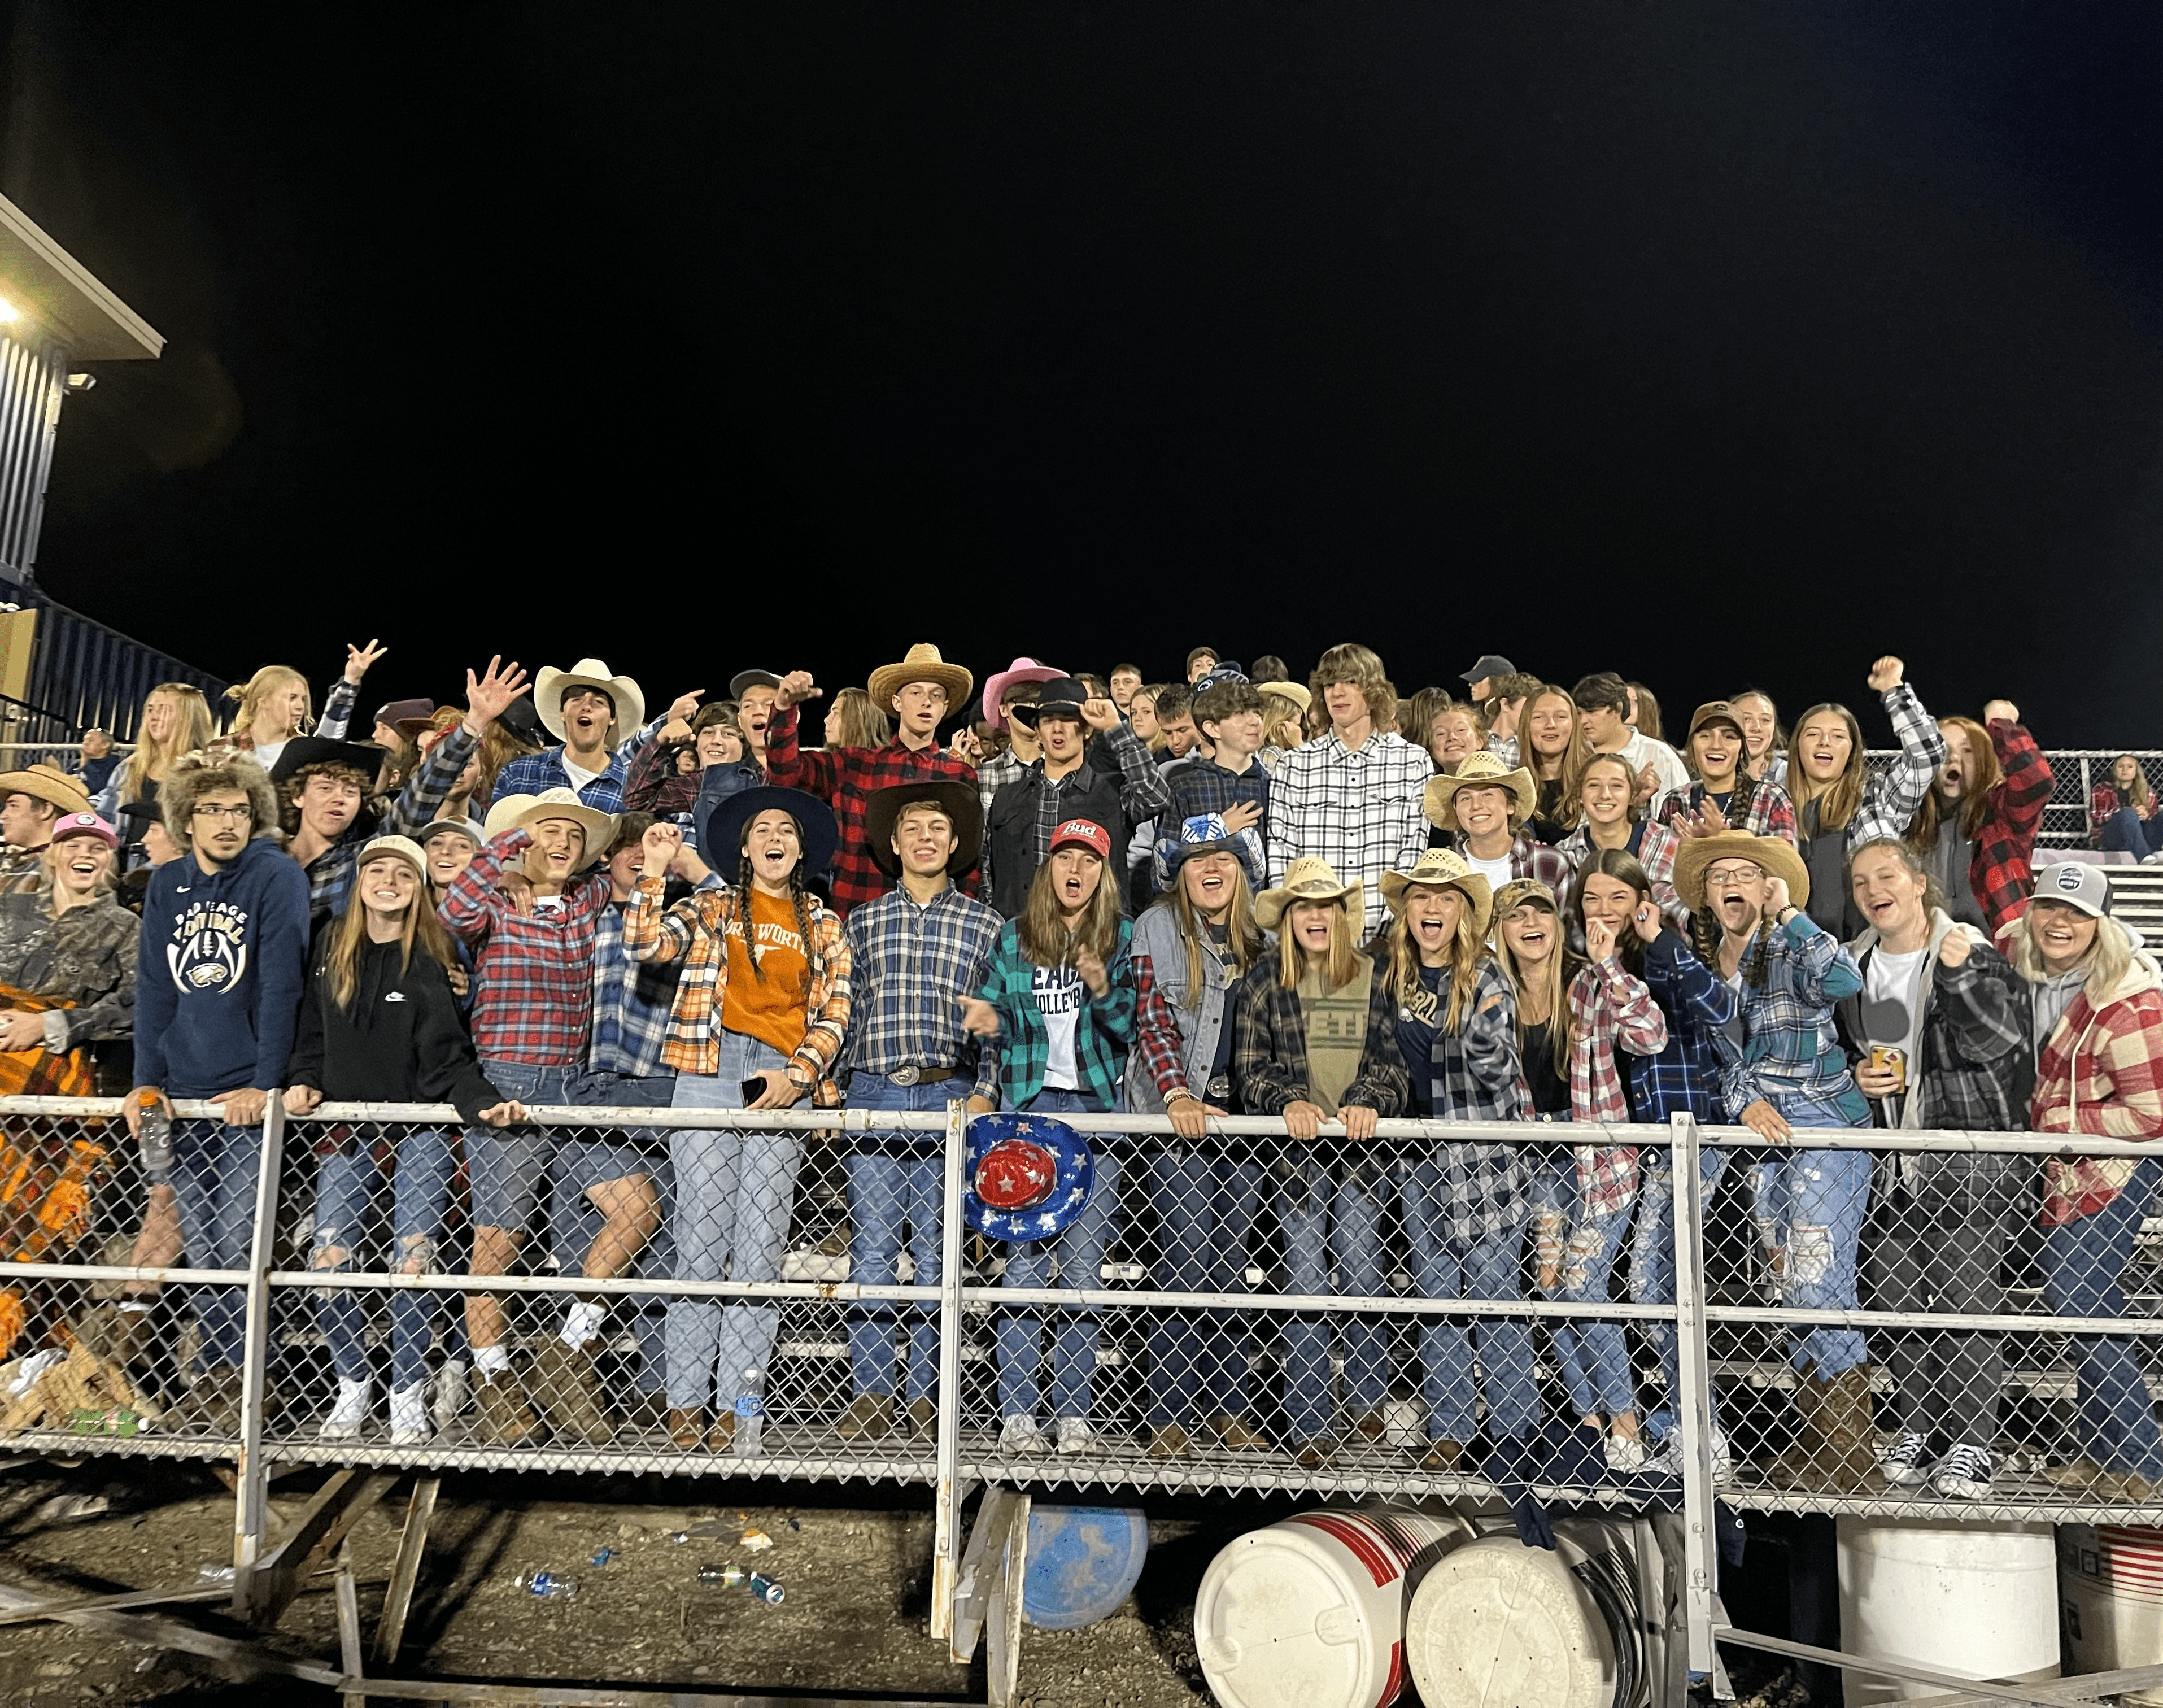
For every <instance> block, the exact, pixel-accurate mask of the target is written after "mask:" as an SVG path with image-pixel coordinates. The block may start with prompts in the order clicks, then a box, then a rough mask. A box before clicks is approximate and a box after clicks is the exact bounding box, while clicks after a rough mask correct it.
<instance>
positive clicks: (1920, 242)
mask: <svg viewBox="0 0 2163 1708" xmlns="http://www.w3.org/2000/svg"><path fill="white" fill-rule="evenodd" d="M674 11H675V13H676V14H677V15H678V17H679V18H681V19H682V20H683V21H682V22H681V23H680V24H678V25H675V26H673V27H672V26H669V25H667V24H663V23H659V22H657V21H655V19H656V17H657V16H658V15H662V14H663V12H664V8H615V9H611V8H553V7H547V6H525V5H521V6H515V7H514V6H460V5H443V6H424V7H411V8H402V9H401V8H380V9H374V10H371V11H369V12H368V13H366V14H365V15H364V14H362V13H348V12H345V11H343V10H339V11H338V12H337V13H335V14H333V12H332V10H331V9H330V8H301V10H299V11H294V10H291V9H282V8H281V9H279V10H275V11H265V12H264V13H259V14H251V13H249V10H248V9H247V8H242V7H233V6H216V7H212V6H196V7H188V6H170V7H157V8H151V7H143V6H139V5H117V4H109V3H106V0H65V3H59V0H40V3H23V4H17V5H15V6H13V7H12V8H9V13H10V17H11V20H12V34H11V38H10V42H9V46H10V58H11V63H10V67H9V81H8V90H9V106H8V113H7V122H6V128H5V141H4V152H0V190H4V191H5V192H6V193H7V194H8V196H12V197H13V198H14V199H15V200H16V201H18V202H20V203H21V204H22V205H23V206H24V207H25V208H26V209H27V210H28V211H29V212H30V213H31V214H32V215H33V217H35V218H37V219H39V221H41V222H42V223H45V225H46V227H47V228H49V229H50V231H51V232H52V233H54V234H55V236H56V237H57V238H59V239H60V241H61V242H63V243H64V244H66V245H67V246H68V247H70V248H71V249H72V250H73V251H74V252H75V253H76V254H77V255H78V256H80V257H81V259H84V260H85V261H86V263H87V264H88V265H91V266H92V268H93V269H94V270H96V271H97V273H99V275H101V276H102V277H103V278H104V279H105V280H106V281H107V283H108V284H110V285H111V286H113V287H114V288H115V289H116V290H118V291H119V292H120V293H121V295H122V296H124V297H125V298H126V299H127V300H128V301H129V302H130V303H131V304H133V305H134V306H135V307H136V308H137V309H138V310H139V311H140V312H142V313H144V315H145V316H146V317H148V318H149V320H150V321H151V322H152V323H153V324H154V325H155V326H157V327H159V328H160V330H161V331H163V332H164V333H166V334H167V335H168V336H169V338H170V339H171V341H172V342H171V343H170V347H169V349H168V353H167V354H166V356H165V359H164V360H163V361H162V362H160V363H159V364H154V365H152V364H132V365H123V364H108V365H107V366H106V367H105V368H104V369H102V372H101V375H100V385H99V386H98V389H97V390H96V391H95V392H94V393H92V395H91V396H89V397H87V398H86V399H83V400H81V401H75V402H71V403H70V404H69V406H68V409H67V413H66V417H65V420H64V422H63V424H62V428H61V434H60V451H59V453H58V458H57V461H56V464H55V473H54V477H53V483H52V492H51V504H50V515H49V517H48V521H47V525H46V529H45V540H44V544H43V548H42V550H41V553H40V558H39V574H40V578H41V579H42V580H43V581H44V582H45V584H46V586H47V587H48V588H50V589H51V590H52V591H53V592H54V593H55V595H57V596H58V597H60V598H61V599H63V600H67V601H69V602H71V603H72V604H74V605H77V606H78V607H79V608H81V609H82V610H86V611H88V612H89V613H91V614H92V615H93V616H99V617H101V618H103V619H104V620H106V621H110V622H113V623H114V624H116V625H117V626H120V627H123V628H125V629H128V630H129V631H132V632H134V633H136V634H138V635H140V636H142V637H144V638H147V639H150V640H154V641H156V642H160V643H162V644H164V645H165V646H166V647H168V648H169V649H170V650H171V651H173V652H177V653H179V654H180V655H181V656H182V657H185V658H188V659H190V660H191V662H194V663H199V664H201V665H202V666H203V667H205V668H211V669H215V670H217V671H220V672H221V673H226V674H228V675H230V674H237V673H244V672H245V671H246V670H248V669H249V668H252V667H253V666H254V665H255V664H256V663H261V662H264V661H265V660H267V659H271V658H275V659H278V660H280V661H281V662H290V663H295V664H296V665H299V666H301V668H304V669H306V671H307V672H308V673H310V674H311V675H312V676H313V677H315V678H317V680H318V681H319V682H321V681H323V680H326V679H327V678H328V677H329V676H330V675H331V674H333V673H334V672H335V669H336V668H337V665H338V662H339V660H340V659H341V658H342V657H343V642H344V641H345V640H346V639H348V638H364V637H366V636H367V635H369V634H370V633H380V634H381V635H383V636H385V637H387V638H388V639H390V641H391V642H392V644H393V646H394V647H395V651H394V652H393V654H392V657H391V658H390V660H388V661H387V662H386V663H385V665H384V666H382V667H381V669H380V675H379V678H377V685H378V686H380V688H381V689H383V690H384V692H385V695H386V697H387V696H388V695H389V694H398V693H410V692H432V693H434V694H437V695H438V696H442V695H444V694H448V693H451V692H452V691H453V688H454V684H455V681H456V679H457V678H455V677H454V675H453V668H454V667H457V666H462V665H463V664H464V663H467V662H469V661H472V660H474V659H476V658H482V657H484V656H485V654H486V653H487V652H490V650H492V649H495V648H499V647H500V648H502V649H503V650H505V651H506V652H511V653H512V654H514V655H516V656H517V657H519V658H522V659H524V660H525V661H526V662H527V663H529V664H532V663H542V662H552V663H569V662H570V661H571V659H572V658H574V657H575V656H577V655H578V654H579V653H582V652H589V651H598V652H600V653H601V654H602V655H603V656H605V658H608V659H609V661H610V663H611V664H613V665H615V667H617V668H622V669H627V670H629V671H630V672H631V673H633V674H636V675H637V676H639V677H640V678H642V680H643V681H644V683H645V684H646V686H647V690H648V693H649V695H653V696H660V695H665V694H669V693H673V692H674V691H675V690H677V689H679V688H682V687H685V686H689V685H693V684H703V685H705V686H707V687H709V688H712V689H719V688H720V685H721V684H722V683H723V682H724V681H725V678H726V677H727V675H728V674H729V673H731V671H732V670H733V669H735V668H740V667H741V666H742V665H744V664H746V663H771V664H772V665H774V666H776V667H778V668H787V667H788V666H790V665H793V664H797V663H804V664H809V665H811V666H813V667H814V668H817V669H818V670H819V672H820V678H821V679H822V681H824V682H825V683H827V684H841V683H843V682H846V681H850V680H856V681H861V680H862V678H863V673H864V672H865V670H866V669H867V668H868V667H869V666H870V665H871V664H872V663H876V662H879V661H881V660H882V659H884V658H891V657H896V656H898V648H899V647H901V646H902V645H903V644H905V643H906V642H908V641H909V640H912V639H917V638H925V637H929V638H934V639H936V640H938V641H940V642H941V643H942V644H943V645H945V647H946V648H947V650H948V652H949V653H950V655H959V656H961V657H962V658H964V660H965V661H966V662H967V663H971V664H972V666H974V667H975V668H977V670H978V673H979V674H980V675H981V674H982V672H983V671H984V670H985V669H986V668H988V667H992V666H996V665H998V664H1001V663H1004V661H1005V660H1006V659H1007V658H1009V657H1010V656H1012V655H1013V654H1014V653H1016V652H1042V653H1044V654H1045V655H1046V656H1048V657H1050V658H1053V659H1054V661H1055V662H1058V663H1065V664H1066V665H1067V666H1068V667H1069V668H1076V667H1078V666H1082V665H1093V666H1095V667H1096V668H1108V666H1109V665H1110V663H1112V661H1113V659H1114V658H1118V657H1120V656H1123V655H1128V654H1133V655H1136V656H1138V657H1139V659H1140V662H1141V663H1143V664H1144V668H1146V669H1147V670H1148V672H1149V673H1150V674H1151V675H1153V676H1154V675H1171V674H1175V673H1176V671H1177V667H1178V664H1179V661H1180V659H1181V658H1182V657H1183V656H1184V653H1185V652H1186V647H1188V646H1189V645H1190V644H1191V643H1192V642H1195V641H1196V640H1198V639H1204V638H1206V639H1208V640H1211V641H1212V642H1215V643H1217V644H1218V645H1219V646H1221V647H1223V648H1225V649H1226V650H1227V651H1228V652H1231V653H1233V654H1234V655H1236V656H1240V657H1244V658H1252V657H1253V656H1254V654H1255V653H1257V652H1262V651H1265V650H1275V651H1278V652H1283V653H1285V654H1286V656H1287V657H1288V658H1290V659H1291V662H1292V663H1293V665H1294V666H1295V668H1296V669H1298V670H1300V671H1301V672H1304V670H1305V669H1306V668H1307V667H1308V666H1309V665H1310V664H1311V663H1312V659H1313V657H1314V655H1315V653H1316V652H1317V651H1318V650H1319V648H1320V647H1322V646H1324V645H1326V644H1328V643H1329V642H1333V641H1336V640H1339V639H1346V638H1357V639H1364V640H1366V641H1368V642H1370V643H1371V644H1373V645H1375V647H1377V648H1378V649H1379V650H1380V651H1381V652H1382V653H1383V655H1384V657H1385V659H1386V660H1387V661H1388V662H1389V663H1390V665H1391V670H1392V673H1393V674H1394V675H1395V676H1396V679H1397V681H1398V683H1399V684H1400V685H1401V687H1403V688H1406V689H1411V688H1413V687H1416V686H1418V685H1420V684H1422V683H1424V682H1426V681H1428V680H1440V679H1448V678H1453V676H1454V674H1455V673H1456V672H1457V671H1459V670H1460V669H1462V668H1464V666H1465V665H1467V664H1469V663H1470V662H1471V660H1472V659H1473V658H1474V656H1475V655H1476V654H1478V653H1479V652H1482V651H1485V650H1489V649H1499V650H1501V651H1504V652H1508V653H1509V654H1511V656H1512V657H1513V658H1515V659H1516V661H1517V662H1518V663H1520V664H1521V665H1523V666H1525V667H1527V668H1537V669H1540V670H1542V671H1543V672H1544V673H1548V674H1549V675H1551V676H1554V677H1558V678H1560V679H1562V680H1563V681H1564V682H1565V683H1567V682H1569V680H1571V679H1573V678H1574V676H1575V675H1576V674H1578V673H1579V672H1581V671H1583V670H1585V669H1590V668H1600V667H1602V666H1608V665H1614V666H1617V667H1620V668H1624V669H1626V671H1627V672H1629V673H1633V674H1639V675H1642V677H1643V678H1645V679H1647V680H1648V681H1649V682H1651V683H1652V685H1653V686H1654V687H1655V688H1656V689H1658V690H1659V691H1660V693H1661V694H1662V696H1663V699H1665V700H1666V701H1667V702H1668V705H1669V706H1670V707H1671V708H1674V707H1678V706H1681V707H1686V706H1687V705H1689V704H1691V703H1694V701H1695V700H1696V699H1700V698H1705V697H1709V696H1710V695H1712V694H1717V693H1722V692H1726V691H1727V690H1729V689H1732V688H1734V687H1735V686H1736V685H1738V684H1741V682H1743V681H1745V680H1747V679H1754V680H1756V681H1758V682H1761V683H1763V684H1766V685H1768V687H1770V688H1772V689H1773V690H1774V691H1775V692H1776V693H1778V695H1779V696H1780V698H1781V700H1782V703H1783V705H1786V706H1788V707H1789V709H1790V710H1794V709H1797V708H1799V705H1801V704H1802V703H1803V702H1804V700H1806V699H1815V698H1818V697H1820V696H1837V697H1842V698H1847V699H1852V700H1857V701H1858V702H1860V701H1863V700H1867V699H1868V696H1867V694H1866V692H1865V690H1864V689H1863V687H1862V677H1863V674H1864V672H1865V670H1866V668H1867V663H1868V661H1869V659H1870V658H1872V656H1874V655H1875V654H1877V653H1878V652H1882V651H1897V652H1901V653H1902V654H1904V656H1905V657H1906V658H1908V660H1909V667H1910V673H1911V675H1912V676H1913V678H1914V679H1915V681H1916V682H1917V684H1919V687H1920V689H1922V692H1923V694H1924V697H1925V701H1926V703H1928V704H1929V705H1931V706H1932V708H1933V709H1934V710H1939V711H1941V712H1951V711H1954V710H1966V711H1968V712H1970V713H1974V712H1976V711H1977V710H1979V709H1980V706H1981V704H1982V700H1983V699H1985V698H1986V697H1987V696H1988V695H1990V694H1998V693H2008V694H2011V695H2012V696H2013V697H2014V698H2015V699H2019V701H2020V702H2021V703H2022V705H2023V706H2024V709H2025V710H2026V711H2027V713H2028V715H2029V721H2030V723H2031V724H2032V725H2033V726H2035V728H2036V730H2037V732H2038V734H2039V735H2040V736H2041V737H2042V739H2043V740H2044V741H2045V744H2046V745H2049V746H2071V745H2089V744H2093V745H2106V744H2118V745H2141V746H2154V745H2158V744H2159V742H2163V731H2159V730H2158V729H2157V727H2156V722H2157V720H2156V717H2155V711H2154V705H2155V694H2154V690H2153V682H2154V678H2155V670H2154V663H2153V661H2155V658H2156V657H2157V654H2158V648H2159V643H2163V575H2159V573H2158V570H2159V567H2163V311H2159V298H2163V94H2159V91H2163V8H2159V7H2157V6H2156V5H2155V4H2153V3H2152V0H2137V3H2124V4H2118V3H2080V0H2037V3H2033V4H2028V5H2015V4H2006V3H1998V0H1961V3H1957V4H1927V3H1914V0H1902V3H1899V4H1893V3H1878V4H1874V5H1855V4H1823V3H1820V4H1810V3H1804V0H1799V3H1796V4H1793V5H1784V6H1763V5H1757V6H1736V7H1709V6H1704V5H1697V4H1691V5H1680V4H1664V3H1662V4H1627V3H1615V0H1603V3H1600V4H1583V5H1577V4H1545V5H1536V6H1529V7H1528V6H1521V5H1516V4H1501V3H1495V4H1481V5H1461V6H1459V5H1453V6H1432V5H1401V6H1392V5H1362V6H1357V7H1354V6H1342V5H1339V6H1327V5H1312V4H1304V5H1283V4H1265V3H1258V0H1247V3H1241V4H1237V5H1230V4H1224V5H1211V6H1202V5H1194V4H1172V5H1134V6H1128V7H1083V6H1076V5H1071V4H1057V5H1050V4H1022V5H998V6H987V7H977V8H966V7H949V6H929V5H903V4H898V3H892V0H886V3H880V4H875V5H872V4H867V5H862V6H857V7H843V6H832V5H823V4H797V5H789V6H786V7H766V8H708V7H703V6H702V7H689V6H685V7H680V8H674ZM333 17H335V19H336V20H337V21H335V22H333ZM296 20H297V21H296ZM904 578H905V579H907V581H908V583H909V586H910V587H911V588H912V589H914V590H912V591H911V592H909V593H908V594H906V595H902V594H898V593H896V592H895V591H894V589H896V587H897V586H898V584H899V583H900V581H901V580H902V579H904ZM439 602H440V603H439ZM957 605H958V606H961V607H963V608H964V609H963V610H956V606H957ZM965 613H966V614H965ZM1869 721H1870V723H1871V724H1872V726H1873V727H1872V734H1873V735H1874V736H1882V735H1883V730H1882V728H1880V727H1877V726H1882V721H1883V720H1882V719H1880V718H1878V717H1877V716H1876V715H1875V713H1874V711H1873V712H1872V713H1871V714H1870V715H1869Z"/></svg>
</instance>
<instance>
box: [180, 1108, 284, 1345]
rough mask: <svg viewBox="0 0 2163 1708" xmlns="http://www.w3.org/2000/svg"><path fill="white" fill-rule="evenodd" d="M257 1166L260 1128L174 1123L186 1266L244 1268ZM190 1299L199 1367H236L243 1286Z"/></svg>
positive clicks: (243, 1341) (244, 1332)
mask: <svg viewBox="0 0 2163 1708" xmlns="http://www.w3.org/2000/svg"><path fill="white" fill-rule="evenodd" d="M262 1167H263V1130H262V1129H261V1128H260V1127H228V1126H227V1125H226V1124H224V1123H223V1121H204V1120H192V1121H175V1122H174V1123H173V1200H174V1208H175V1209H176V1210H177V1211H178V1212H179V1213H180V1218H181V1249H182V1250H183V1252H184V1253H185V1255H186V1262H187V1265H188V1267H189V1268H191V1269H245V1268H247V1267H248V1259H249V1246H250V1244H253V1243H254V1235H255V1181H256V1177H257V1176H258V1175H259V1174H260V1173H261V1171H262ZM191 1299H192V1301H193V1302H194V1305H195V1307H196V1324H197V1325H198V1326H199V1327H200V1328H201V1329H202V1350H201V1351H199V1352H198V1353H197V1354H196V1369H197V1370H217V1369H218V1368H220V1367H221V1366H223V1365H238V1364H239V1362H240V1360H241V1359H242V1357H243V1356H244V1354H245V1352H246V1349H247V1341H248V1324H247V1312H248V1290H247V1288H245V1287H238V1286H211V1285H205V1286H199V1287H196V1289H194V1291H193V1292H192V1294H191Z"/></svg>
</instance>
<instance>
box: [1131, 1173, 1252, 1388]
mask: <svg viewBox="0 0 2163 1708" xmlns="http://www.w3.org/2000/svg"><path fill="white" fill-rule="evenodd" d="M1148 1169H1149V1193H1150V1208H1152V1209H1153V1210H1155V1213H1156V1242H1157V1267H1156V1271H1155V1274H1154V1275H1153V1276H1151V1277H1150V1285H1151V1286H1154V1287H1155V1289H1156V1290H1157V1291H1160V1292H1176V1293H1237V1292H1244V1291H1246V1289H1247V1254H1248V1249H1249V1246H1250V1245H1251V1244H1253V1242H1254V1221H1255V1218H1256V1217H1258V1216H1259V1215H1260V1213H1261V1208H1262V1166H1261V1164H1260V1163H1259V1162H1254V1161H1251V1160H1243V1159H1240V1158H1236V1157H1232V1156H1227V1155H1223V1152H1222V1151H1221V1150H1219V1151H1217V1152H1214V1153H1212V1152H1210V1151H1205V1150H1188V1149H1178V1150H1155V1151H1153V1152H1152V1154H1151V1155H1150V1157H1149V1159H1148ZM1252 1339H1253V1337H1252V1335H1251V1334H1250V1333H1249V1330H1248V1328H1247V1326H1246V1324H1245V1323H1244V1322H1243V1321H1242V1320H1241V1315H1240V1313H1239V1312H1232V1311H1191V1312H1190V1311H1167V1312H1159V1313H1158V1314H1157V1315H1156V1316H1155V1317H1154V1318H1152V1319H1151V1321H1150V1407H1149V1421H1150V1424H1151V1425H1152V1426H1158V1427H1160V1426H1163V1425H1166V1424H1172V1423H1187V1422H1192V1421H1194V1420H1195V1418H1196V1417H1220V1416H1223V1415H1225V1414H1227V1413H1228V1414H1229V1415H1231V1416H1233V1417H1247V1416H1248V1415H1249V1412H1250V1410H1251V1408H1252V1406H1253V1401H1252V1399H1251V1398H1250V1397H1249V1385H1248V1380H1247V1359H1248V1349H1249V1344H1250V1343H1251V1341H1252ZM1197 1392H1198V1393H1199V1394H1200V1396H1201V1399H1202V1404H1201V1407H1200V1408H1199V1410H1198V1411H1197V1407H1196V1404H1195V1398H1196V1395H1197Z"/></svg>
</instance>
